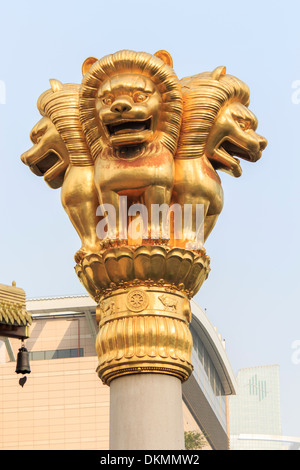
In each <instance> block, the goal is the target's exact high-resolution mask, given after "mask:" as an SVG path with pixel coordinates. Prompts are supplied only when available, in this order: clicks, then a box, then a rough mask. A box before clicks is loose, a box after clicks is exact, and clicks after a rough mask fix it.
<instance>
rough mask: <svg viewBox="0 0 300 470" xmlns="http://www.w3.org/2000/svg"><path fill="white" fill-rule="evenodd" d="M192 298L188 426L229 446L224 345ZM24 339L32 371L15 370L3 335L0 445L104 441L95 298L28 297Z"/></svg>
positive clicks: (210, 443) (99, 444) (214, 443)
mask: <svg viewBox="0 0 300 470" xmlns="http://www.w3.org/2000/svg"><path fill="white" fill-rule="evenodd" d="M191 304H192V322H191V326H190V328H191V332H192V335H193V340H194V349H193V353H192V357H193V364H194V372H193V374H192V376H191V377H190V378H189V379H188V380H187V382H185V383H184V384H183V402H182V406H183V416H184V426H185V430H186V431H196V432H202V433H203V434H204V436H205V438H206V445H205V447H204V448H205V449H216V450H219V449H220V450H221V449H228V447H229V437H228V436H229V429H228V407H227V397H228V395H232V394H235V390H236V382H235V377H234V374H233V372H232V369H231V366H230V363H229V361H228V358H227V355H226V351H225V343H224V341H222V339H221V338H220V335H218V333H217V332H216V330H215V328H214V327H213V326H212V325H211V323H210V322H209V320H208V318H207V316H206V314H205V312H204V311H203V310H202V309H201V308H200V307H199V306H198V305H197V304H196V303H195V302H194V301H192V302H191ZM26 309H27V311H28V312H29V313H30V315H31V317H32V319H33V322H32V325H31V334H30V337H29V338H28V339H27V341H26V347H27V349H28V350H29V351H30V367H31V373H30V374H29V375H26V376H24V377H21V378H20V376H19V375H16V374H15V367H16V364H15V357H16V352H17V350H18V347H19V341H17V340H16V339H7V338H6V341H5V342H4V341H2V342H1V341H0V449H50V450H53V449H66V450H71V449H79V450H80V449H89V450H93V449H94V450H107V449H108V446H109V387H107V386H105V385H103V384H102V382H101V381H100V379H99V378H98V376H97V374H96V367H97V356H96V351H95V346H94V344H95V338H96V334H97V323H96V304H95V303H94V301H93V300H92V299H91V298H90V297H89V296H85V295H83V296H73V297H56V298H46V299H33V300H28V301H27V303H26Z"/></svg>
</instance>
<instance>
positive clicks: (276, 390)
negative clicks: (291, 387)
mask: <svg viewBox="0 0 300 470" xmlns="http://www.w3.org/2000/svg"><path fill="white" fill-rule="evenodd" d="M229 422H230V448H231V449H232V450H283V449H284V448H286V443H285V442H284V438H283V437H282V430H281V414H280V387H279V366H278V365H267V366H258V367H249V368H246V369H241V370H240V371H239V372H238V374H237V394H236V395H235V396H234V397H230V398H229Z"/></svg>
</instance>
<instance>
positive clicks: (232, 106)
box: [21, 50, 267, 384]
mask: <svg viewBox="0 0 300 470" xmlns="http://www.w3.org/2000/svg"><path fill="white" fill-rule="evenodd" d="M82 72H83V79H82V83H81V84H80V85H76V84H64V85H63V84H62V83H60V82H59V81H57V80H50V83H51V89H50V90H48V91H46V92H45V93H43V94H42V95H41V97H40V98H39V100H38V109H39V111H40V113H41V114H42V116H43V117H42V119H41V121H39V123H38V124H37V125H36V126H35V127H34V129H33V130H32V132H31V139H32V141H33V144H34V145H33V147H32V148H31V149H30V150H28V151H27V152H25V153H24V154H23V155H22V157H21V158H22V161H23V162H24V163H25V164H26V165H28V166H29V167H30V169H31V170H32V171H33V172H34V173H35V174H37V175H40V176H41V175H43V176H44V179H45V181H46V182H47V183H48V184H49V185H50V187H52V188H58V187H61V188H62V191H61V197H62V204H63V206H64V208H65V210H66V212H67V214H68V216H69V218H70V220H71V222H72V224H73V225H74V227H75V229H76V230H77V233H78V235H79V237H80V239H81V243H82V246H81V248H80V249H79V250H78V252H77V253H76V254H75V261H76V263H77V264H76V266H75V270H76V273H77V275H78V277H79V279H80V280H81V282H82V283H83V285H84V286H85V288H86V290H87V291H88V292H89V294H90V295H91V296H92V297H93V298H94V299H95V300H96V302H97V303H98V308H97V321H98V323H99V334H98V337H97V341H96V349H97V353H98V357H99V366H98V374H99V376H100V377H101V379H102V380H103V382H105V383H107V384H109V383H110V381H111V380H113V379H114V378H116V377H119V376H120V375H124V374H133V373H142V372H144V373H146V372H156V373H165V374H171V375H175V376H176V377H178V378H179V379H180V380H182V381H184V380H186V379H187V378H188V377H189V375H190V374H191V371H192V364H191V351H192V338H191V334H190V332H189V329H188V324H189V321H190V320H191V312H190V305H189V299H190V298H191V297H193V296H194V295H195V294H196V292H198V290H199V289H200V287H201V285H202V283H203V282H204V280H205V279H206V278H207V276H208V273H209V269H210V268H209V258H208V256H207V255H206V252H205V249H204V247H203V243H202V242H201V237H200V238H199V232H200V230H202V228H203V227H204V236H203V239H204V241H205V240H206V239H207V237H208V236H209V234H210V233H211V231H212V229H213V227H214V226H215V224H216V221H217V218H218V216H219V214H220V213H221V210H222V207H223V190H222V186H221V180H220V177H219V175H218V173H217V171H218V170H221V171H225V172H227V173H229V174H231V175H233V176H235V177H239V176H240V175H241V166H240V162H239V160H238V158H242V159H245V160H248V161H252V162H255V161H257V160H258V159H259V158H260V157H261V154H262V151H263V149H264V148H265V147H266V145H267V141H266V140H265V139H264V138H263V137H261V136H260V135H258V134H257V133H256V127H257V119H256V117H255V116H254V115H253V114H252V112H251V111H250V110H249V109H248V105H249V96H250V93H249V89H248V87H247V86H246V85H245V84H244V83H243V82H241V81H240V80H239V79H237V78H236V77H233V76H230V75H228V74H226V69H225V67H218V68H216V69H215V70H214V71H213V72H205V73H201V74H199V75H195V76H193V77H187V78H183V79H182V80H179V79H178V77H177V76H176V74H175V72H174V70H173V61H172V57H171V56H170V54H169V53H168V52H166V51H158V52H157V53H155V54H154V55H151V54H148V53H145V52H134V51H126V50H124V51H120V52H116V53H114V54H110V55H108V56H106V57H104V58H102V59H99V60H98V59H96V58H94V57H89V58H88V59H86V60H85V61H84V63H83V66H82ZM236 157H238V158H236ZM125 203H126V210H124V207H125V206H124V204H125ZM199 207H201V208H202V215H203V220H202V224H199V219H198V218H197V217H198V216H197V214H198V212H197V211H198V210H199ZM111 208H112V214H113V216H114V217H112V216H111V214H109V212H110V209H111ZM157 208H159V210H160V209H161V212H158V213H157V212H155V210H156V209H157ZM165 208H167V209H171V210H167V212H166V213H167V215H166V216H165V215H164V214H166V213H164V212H163V209H165ZM178 208H179V209H180V210H179V209H178ZM154 209H155V210H154ZM187 212H188V213H189V214H190V216H191V217H190V218H189V219H188V218H187V217H186V213H187ZM157 214H158V215H157ZM176 214H177V215H178V214H179V216H178V217H179V219H178V218H176V217H177V215H176ZM178 220H179V222H180V223H179V225H178V226H177V225H176V224H177V222H178ZM187 220H188V223H186V221H187ZM166 221H167V223H166ZM168 224H169V225H168ZM166 227H169V231H168V230H166ZM178 227H179V228H180V229H181V231H180V230H179V235H178ZM104 229H105V230H104ZM134 229H135V232H134ZM199 240H200V243H199Z"/></svg>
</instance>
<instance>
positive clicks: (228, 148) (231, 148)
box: [221, 140, 250, 161]
mask: <svg viewBox="0 0 300 470" xmlns="http://www.w3.org/2000/svg"><path fill="white" fill-rule="evenodd" d="M221 149H223V150H224V151H225V152H226V153H228V155H230V156H231V157H233V158H234V157H239V158H242V159H243V160H248V161H250V155H249V152H248V151H247V150H246V149H243V148H242V147H240V146H238V145H236V144H234V143H232V142H230V141H229V140H225V141H224V142H222V146H221Z"/></svg>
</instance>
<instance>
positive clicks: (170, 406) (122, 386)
mask: <svg viewBox="0 0 300 470" xmlns="http://www.w3.org/2000/svg"><path fill="white" fill-rule="evenodd" d="M110 449H111V450H182V449H184V428H183V409H182V386H181V381H180V380H179V379H178V378H177V377H173V376H171V375H164V374H152V373H149V374H147V373H146V374H145V373H141V374H134V375H125V376H123V377H119V378H116V379H114V380H112V382H111V384H110Z"/></svg>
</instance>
